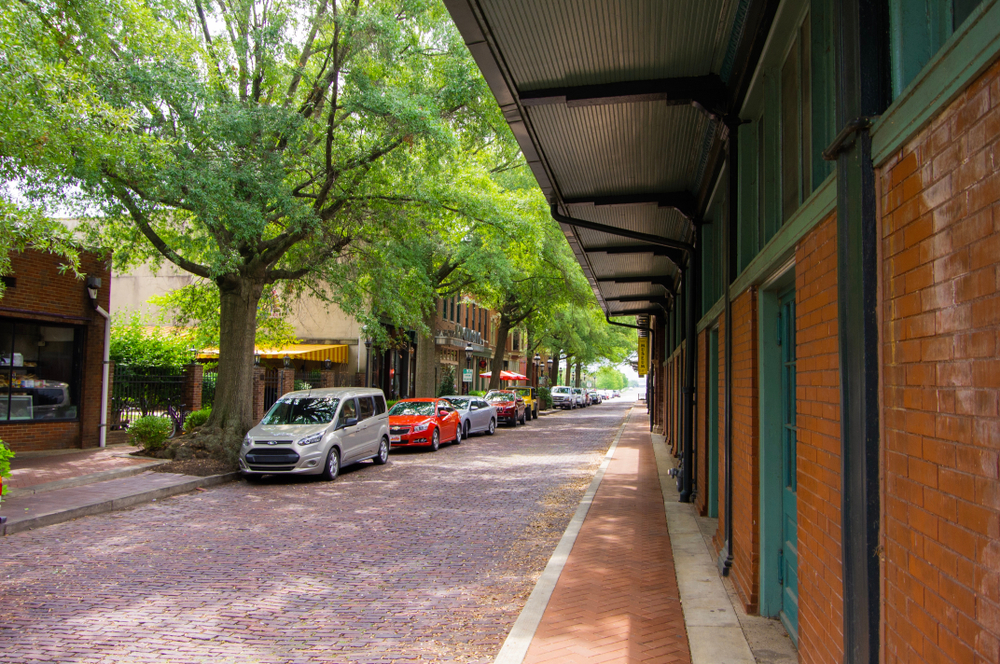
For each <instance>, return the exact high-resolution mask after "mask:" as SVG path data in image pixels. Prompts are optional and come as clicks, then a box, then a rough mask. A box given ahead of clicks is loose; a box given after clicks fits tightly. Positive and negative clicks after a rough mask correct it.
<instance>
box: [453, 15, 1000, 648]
mask: <svg viewBox="0 0 1000 664" xmlns="http://www.w3.org/2000/svg"><path fill="white" fill-rule="evenodd" d="M446 5H447V6H448V9H449V11H450V12H451V14H452V16H453V18H454V19H455V22H456V24H457V25H458V28H459V30H460V32H461V33H462V35H463V37H464V38H465V41H466V43H467V44H468V46H469V48H470V50H471V51H472V53H473V55H474V57H475V58H476V61H477V63H478V64H479V66H480V68H481V69H482V70H483V72H484V74H485V76H486V79H487V81H489V83H490V86H491V88H492V90H493V92H494V94H495V96H496V98H497V101H498V103H499V104H500V106H501V107H502V108H503V110H504V113H505V117H507V119H508V122H509V123H510V125H511V128H512V130H513V131H514V134H515V136H516V137H517V138H518V140H519V142H520V144H521V146H522V149H523V151H524V153H525V156H526V158H527V161H528V164H529V166H530V167H531V169H532V171H533V173H534V174H535V177H536V179H537V180H538V182H539V185H540V186H541V188H542V190H543V191H544V193H545V195H546V196H547V197H548V200H549V203H550V204H551V205H552V213H553V217H554V218H555V220H556V221H558V222H559V223H560V224H561V227H562V229H563V231H564V233H565V235H566V237H567V240H568V241H569V243H570V246H571V248H572V249H573V251H574V253H575V255H576V256H577V259H578V260H579V262H580V264H581V267H582V268H583V270H584V273H585V274H586V276H587V277H588V279H589V280H590V282H591V284H592V286H593V289H594V293H595V295H596V296H597V299H598V301H599V302H600V304H601V306H602V307H603V308H604V309H605V311H606V313H607V314H608V315H609V316H610V317H619V321H621V320H622V317H628V318H631V317H634V325H635V326H636V327H637V328H640V330H639V332H638V333H639V334H642V335H648V336H649V337H651V338H652V342H651V345H650V374H651V376H650V380H648V381H647V386H648V387H647V389H648V398H649V404H650V427H651V428H652V429H653V430H654V431H657V432H659V433H662V434H664V435H665V436H666V438H667V440H668V443H669V444H670V445H671V447H672V449H673V450H674V452H675V454H677V455H678V456H679V457H680V458H681V460H682V468H683V473H682V478H681V481H680V482H679V485H680V486H679V488H680V495H679V499H680V500H683V501H692V502H693V503H694V504H695V506H696V508H697V509H698V510H699V511H700V512H701V513H702V514H703V515H706V516H710V517H717V518H718V531H717V533H716V535H715V538H714V543H715V547H716V549H717V553H718V558H719V568H720V572H721V573H723V574H727V575H730V576H731V578H732V580H733V583H734V586H735V589H736V592H737V595H738V597H739V601H740V602H741V603H742V604H743V605H744V607H745V608H746V610H747V611H749V612H751V613H757V614H760V615H765V616H772V617H775V618H778V619H780V620H781V621H782V623H783V624H784V626H785V628H786V630H787V632H788V634H789V636H790V637H791V638H792V640H793V641H794V642H795V643H796V645H797V648H798V656H799V660H800V661H802V662H873V663H874V662H886V663H890V662H983V663H985V662H1000V360H998V359H997V358H998V356H1000V29H998V26H1000V1H998V0H926V1H921V2H916V1H910V0H844V1H842V2H833V1H832V0H784V1H777V0H740V1H737V0H705V1H704V2H700V3H662V2H654V1H653V0H630V1H629V2H622V3H617V4H616V5H615V10H614V11H608V6H607V4H606V3H601V2H598V1H597V0H577V1H576V2H571V3H531V2H506V3H499V2H493V1H489V2H487V1H484V0H446ZM626 320H627V319H626Z"/></svg>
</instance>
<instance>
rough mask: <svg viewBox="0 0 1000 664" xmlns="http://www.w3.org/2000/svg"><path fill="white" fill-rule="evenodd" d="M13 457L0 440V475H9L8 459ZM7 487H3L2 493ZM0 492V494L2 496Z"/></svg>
mask: <svg viewBox="0 0 1000 664" xmlns="http://www.w3.org/2000/svg"><path fill="white" fill-rule="evenodd" d="M13 458H14V453H13V452H11V451H10V448H9V447H7V446H6V445H4V443H3V441H2V440H0V477H10V460H11V459H13ZM8 490H9V487H6V486H5V487H4V488H3V492H2V493H7V491H8ZM2 493H0V496H2Z"/></svg>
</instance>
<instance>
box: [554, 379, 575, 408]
mask: <svg viewBox="0 0 1000 664" xmlns="http://www.w3.org/2000/svg"><path fill="white" fill-rule="evenodd" d="M549 394H551V395H552V407H553V408H562V409H563V410H573V409H574V408H576V399H575V398H574V397H573V388H572V387H567V386H565V385H555V386H554V387H553V388H552V390H551V391H550V392H549Z"/></svg>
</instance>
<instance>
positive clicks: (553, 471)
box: [0, 401, 630, 664]
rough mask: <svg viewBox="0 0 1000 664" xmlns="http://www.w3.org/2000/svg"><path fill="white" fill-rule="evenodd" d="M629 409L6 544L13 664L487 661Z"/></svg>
mask: <svg viewBox="0 0 1000 664" xmlns="http://www.w3.org/2000/svg"><path fill="white" fill-rule="evenodd" d="M627 405H630V404H624V403H622V402H620V401H612V402H608V403H605V404H603V405H600V406H596V407H591V408H588V409H585V410H576V411H571V412H565V413H557V414H555V415H549V416H545V417H542V418H540V419H538V420H535V421H532V422H531V423H530V424H528V425H527V426H524V427H520V426H519V427H517V428H516V429H511V428H509V427H507V428H503V429H501V430H500V431H498V432H497V434H496V435H495V436H493V437H490V436H483V435H480V436H473V437H472V438H471V439H470V440H467V441H465V442H463V443H462V444H461V445H460V446H454V445H449V446H443V447H442V449H441V450H440V451H438V452H437V453H430V452H422V451H394V452H393V453H392V455H391V457H390V463H389V464H388V465H387V466H384V467H375V466H372V465H370V463H368V462H366V463H363V464H360V465H357V466H354V467H351V468H347V469H345V470H344V472H343V473H342V475H341V476H340V477H339V478H338V479H337V481H336V482H334V483H326V482H322V481H318V480H312V479H285V478H281V479H273V480H271V481H265V482H264V483H262V484H260V485H256V486H254V485H248V484H247V483H245V482H243V481H240V482H234V483H232V484H229V485H225V486H222V487H219V488H215V489H210V490H207V491H198V492H194V493H190V494H184V495H181V496H177V497H174V498H170V499H165V500H162V501H159V502H156V503H152V504H149V505H145V506H141V507H137V508H134V509H130V510H126V511H122V512H115V513H111V514H107V515H103V516H93V517H86V518H82V519H78V520H76V521H73V522H68V523H64V524H60V525H55V526H50V527H47V528H42V529H40V530H36V531H31V532H25V533H19V534H15V535H11V536H8V537H6V538H4V539H2V540H0V662H10V663H15V662H16V663H17V664H28V663H31V662H61V663H69V662H74V663H77V662H79V663H101V664H105V663H112V662H158V663H168V662H178V663H195V662H211V663H212V664H224V663H229V662H232V663H234V664H235V663H236V662H239V663H241V664H243V663H246V664H257V663H260V664H263V663H272V662H274V663H285V662H289V663H291V662H296V663H297V662H325V663H330V662H370V663H383V662H418V661H419V662H428V661H441V662H445V661H447V662H490V661H492V658H493V656H494V655H495V654H496V652H497V651H498V650H499V648H500V645H501V644H502V642H503V640H504V638H505V637H506V635H507V632H508V631H509V629H510V627H511V625H512V624H513V622H514V620H515V619H516V618H517V615H518V613H519V612H520V610H521V607H522V606H523V604H524V601H525V600H526V598H527V596H528V594H529V593H530V592H531V589H532V587H533V585H534V582H535V580H536V579H537V577H538V575H539V574H540V573H541V570H542V569H543V568H544V566H545V564H546V561H547V560H548V557H549V555H550V554H551V552H552V550H553V549H554V548H555V545H556V543H557V542H558V540H559V538H560V536H561V535H562V532H563V530H564V529H565V527H566V525H567V523H568V522H569V519H570V518H571V517H572V515H573V512H574V511H575V510H576V508H577V504H578V502H579V500H580V498H581V496H582V495H583V492H584V491H585V490H586V488H587V485H588V484H589V483H590V480H591V478H592V477H593V474H594V472H595V470H596V468H597V466H598V464H599V463H600V461H601V458H602V456H603V454H604V452H605V451H606V450H607V448H608V446H609V445H610V443H611V441H612V439H613V438H614V436H615V434H616V433H617V430H618V426H619V425H620V423H621V421H622V418H623V416H624V415H625V413H626V412H627Z"/></svg>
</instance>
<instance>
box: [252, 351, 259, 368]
mask: <svg viewBox="0 0 1000 664" xmlns="http://www.w3.org/2000/svg"><path fill="white" fill-rule="evenodd" d="M253 365H254V366H255V367H259V366H260V353H258V352H257V351H254V353H253Z"/></svg>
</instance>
